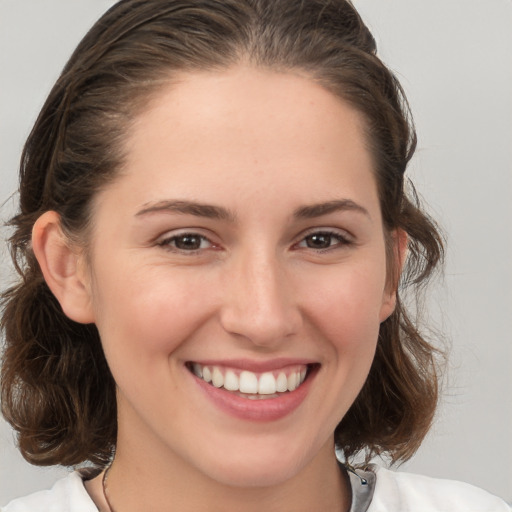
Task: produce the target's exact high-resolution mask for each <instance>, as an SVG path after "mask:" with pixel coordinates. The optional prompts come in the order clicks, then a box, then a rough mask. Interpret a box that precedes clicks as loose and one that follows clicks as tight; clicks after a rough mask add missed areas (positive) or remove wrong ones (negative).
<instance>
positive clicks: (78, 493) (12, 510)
mask: <svg viewBox="0 0 512 512" xmlns="http://www.w3.org/2000/svg"><path fill="white" fill-rule="evenodd" d="M0 511H1V512H98V509H97V508H96V506H95V505H94V503H93V501H92V500H91V498H90V497H89V495H88V494H87V491H86V490H85V487H84V483H83V481H82V477H81V476H80V474H79V473H78V472H76V471H75V472H73V473H71V474H70V475H69V476H67V477H65V478H62V479H61V480H58V481H57V482H56V483H55V485H54V486H53V487H52V488H51V489H49V490H47V491H39V492H36V493H34V494H30V495H29V496H25V497H24V498H18V499H15V500H14V501H11V502H10V503H9V504H8V505H6V506H5V507H3V508H2V509H0Z"/></svg>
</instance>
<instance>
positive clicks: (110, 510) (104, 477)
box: [101, 464, 116, 512]
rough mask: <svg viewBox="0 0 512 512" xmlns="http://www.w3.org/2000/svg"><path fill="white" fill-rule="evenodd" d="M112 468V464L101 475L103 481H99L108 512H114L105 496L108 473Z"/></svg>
mask: <svg viewBox="0 0 512 512" xmlns="http://www.w3.org/2000/svg"><path fill="white" fill-rule="evenodd" d="M111 467H112V464H111V465H110V466H109V467H108V468H107V469H106V470H105V473H103V479H102V480H101V486H102V488H103V497H104V498H105V501H106V502H107V505H108V512H116V511H115V510H114V507H113V506H112V505H111V504H110V500H109V499H108V495H107V480H108V472H109V471H110V468H111Z"/></svg>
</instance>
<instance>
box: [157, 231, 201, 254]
mask: <svg viewBox="0 0 512 512" xmlns="http://www.w3.org/2000/svg"><path fill="white" fill-rule="evenodd" d="M159 245H160V246H162V247H165V248H168V249H171V250H172V249H177V250H179V251H184V252H192V251H198V250H200V249H207V248H208V247H210V246H211V242H210V241H209V240H208V239H207V238H206V237H204V236H201V235H198V234H197V233H183V234H182V235H176V236H172V237H169V238H166V239H165V240H162V241H161V242H160V243H159Z"/></svg>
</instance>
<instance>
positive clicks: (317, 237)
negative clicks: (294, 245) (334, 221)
mask: <svg viewBox="0 0 512 512" xmlns="http://www.w3.org/2000/svg"><path fill="white" fill-rule="evenodd" d="M332 238H333V237H332V235H330V234H327V233H315V234H314V235H309V236H308V237H306V245H307V246H308V247H309V248H310V249H327V248H328V247H330V246H331V243H332Z"/></svg>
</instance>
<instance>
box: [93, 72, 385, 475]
mask: <svg viewBox="0 0 512 512" xmlns="http://www.w3.org/2000/svg"><path fill="white" fill-rule="evenodd" d="M127 149H128V157H127V162H126V166H125V168H124V169H123V172H122V173H121V175H120V176H119V178H118V179H117V180H116V181H115V182H114V183H113V184H111V185H109V186H108V188H106V189H104V190H103V191H102V192H100V193H99V195H98V196H97V198H96V202H95V205H94V217H93V219H94V228H93V232H92V235H91V247H90V257H89V269H88V275H89V276H90V278H89V279H90V280H89V281H88V285H87V287H88V291H89V293H90V301H91V302H90V304H91V308H92V311H93V315H94V321H95V322H96V324H97V327H98V329H99V332H100V335H101V339H102V343H103V345H104V349H105V353H106V357H107V359H108V362H109V365H110V367H111V370H112V373H113V375H114V378H115V380H116V383H117V386H118V401H119V404H118V408H119V444H118V455H119V456H121V454H122V452H123V450H124V451H125V452H129V451H130V450H131V451H132V452H136V451H137V450H139V451H140V453H144V454H146V456H147V457H154V458H155V459H158V458H159V457H160V458H161V459H162V460H173V461H174V463H175V464H178V466H179V467H182V468H187V470H189V471H195V472H198V473H200V474H202V475H206V476H207V477H209V478H212V479H214V480H218V481H221V482H223V483H229V484H232V485H270V484H272V483H276V482H280V481H284V480H286V479H287V478H291V477H292V476H294V475H296V474H298V473H300V472H301V471H302V470H305V468H307V467H309V466H310V465H312V464H315V463H317V462H319V461H326V460H331V459H332V458H333V457H334V453H333V431H334V429H335V427H336V425H337V424H338V422H339V421H340V420H341V418H342V417H343V415H344V414H345V413H346V411H347V410H348V408H349V407H350V405H351V404H352V402H353V401H354V400H355V398H356V396H357V394H358V392H359V390H360V389H361V387H362V385H363V383H364V381H365V379H366V376H367V374H368V371H369V368H370V365H371V362H372V359H373V356H374V352H375V347H376V342H377V336H378V330H379V324H380V323H381V322H382V321H383V320H384V319H385V318H387V316H389V314H390V313H391V312H392V309H393V307H394V296H393V293H391V292H388V289H387V286H386V256H385V241H384V232H383V227H382V219H381V213H380V209H379V200H378V196H377V187H376V182H375V178H374V175H373V172H372V161H371V157H370V155H369V153H368V151H367V149H366V147H365V141H364V136H363V129H362V123H361V119H360V117H359V115H358V114H357V113H356V112H355V111H354V110H352V109H351V107H349V106H348V105H347V104H345V103H343V102H342V101H341V100H339V99H338V98H336V97H335V96H333V95H331V94H330V93H329V92H327V91H326V90H324V89H323V88H321V87H320V86H319V85H316V84H315V83H313V82H312V81H310V80H309V79H307V78H304V77H301V76H297V75H294V74H278V73H271V72H265V71H257V70H253V69H249V68H236V69H232V70H228V71H225V72H222V73H211V74H210V73H204V74H202V73H197V74H188V75H183V76H181V79H180V80H179V82H178V83H175V84H173V85H172V86H169V88H168V89H167V90H165V91H163V92H162V93H161V94H160V95H159V96H158V97H157V98H156V99H155V101H153V103H152V104H151V107H150V108H148V110H147V111H145V112H144V113H143V114H142V115H140V117H139V118H138V119H137V121H136V123H135V125H134V126H133V128H132V130H131V132H130V137H129V140H128V141H127ZM148 454H151V455H148Z"/></svg>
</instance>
